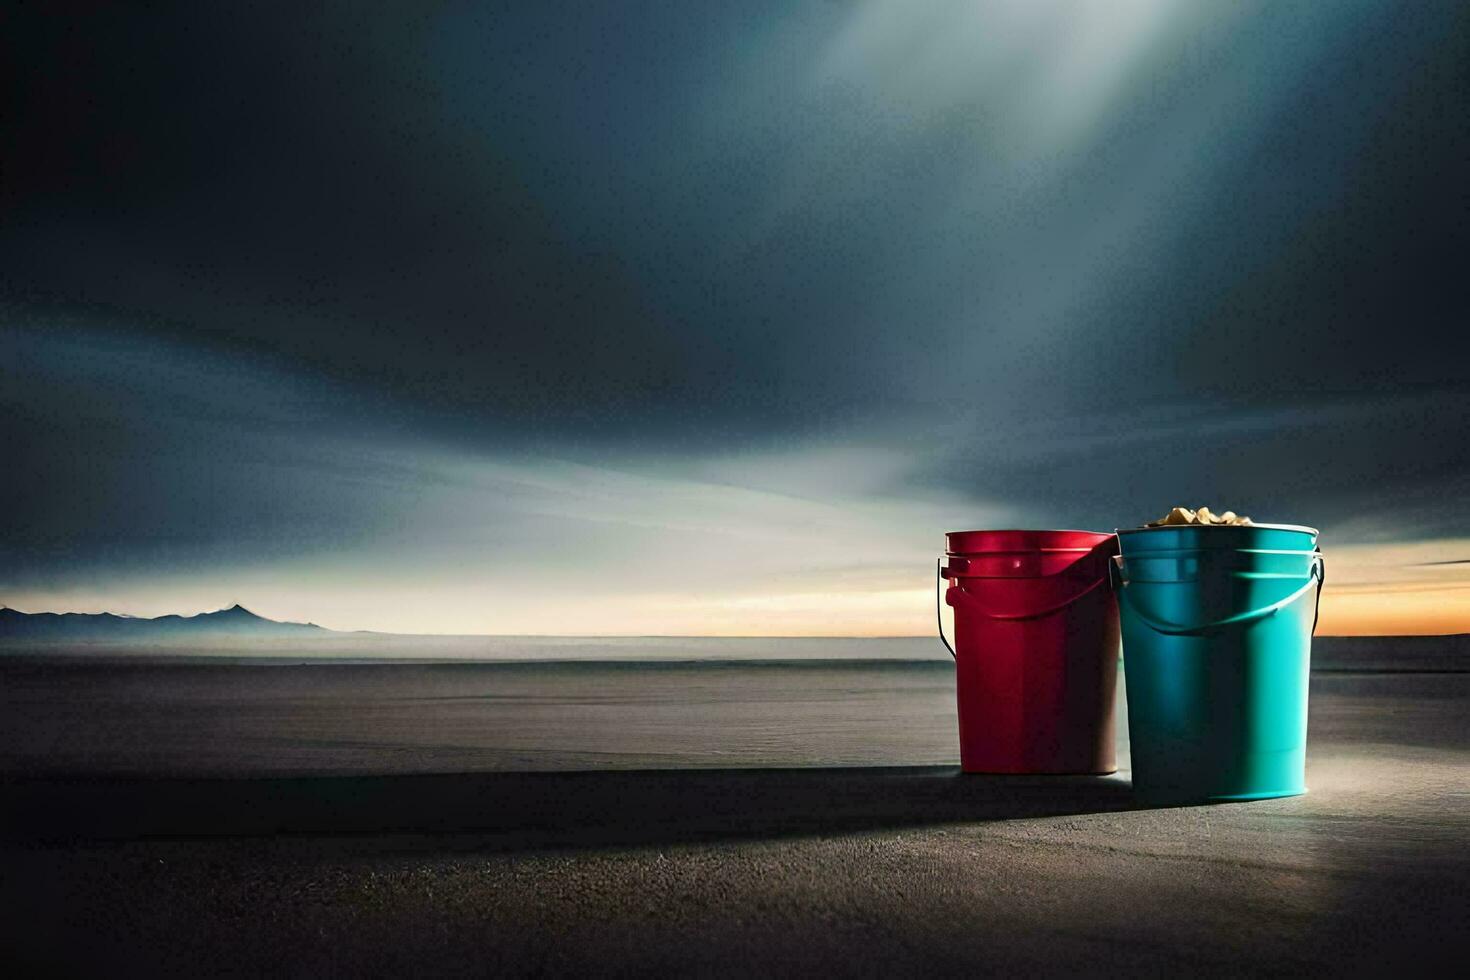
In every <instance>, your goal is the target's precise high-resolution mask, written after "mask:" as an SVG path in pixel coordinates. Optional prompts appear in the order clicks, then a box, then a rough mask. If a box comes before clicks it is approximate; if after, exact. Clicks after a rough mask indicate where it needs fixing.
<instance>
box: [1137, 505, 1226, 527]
mask: <svg viewBox="0 0 1470 980" xmlns="http://www.w3.org/2000/svg"><path fill="white" fill-rule="evenodd" d="M1249 523H1251V519H1250V518H1249V517H1244V516H1239V515H1237V514H1236V513H1235V511H1233V510H1227V511H1226V512H1225V513H1223V514H1215V513H1211V511H1210V508H1208V507H1201V508H1200V509H1199V510H1190V509H1189V508H1188V507H1175V508H1174V509H1173V510H1171V511H1169V513H1167V514H1165V515H1164V516H1163V517H1162V518H1160V519H1159V520H1157V521H1150V522H1148V523H1147V524H1145V525H1144V527H1178V526H1179V525H1181V524H1216V525H1222V524H1249Z"/></svg>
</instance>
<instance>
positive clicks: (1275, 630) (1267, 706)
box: [1113, 524, 1323, 801]
mask: <svg viewBox="0 0 1470 980" xmlns="http://www.w3.org/2000/svg"><path fill="white" fill-rule="evenodd" d="M1118 541H1119V549H1120V554H1119V555H1118V556H1117V557H1116V558H1114V562H1115V566H1114V573H1115V575H1114V583H1113V585H1114V588H1115V589H1116V591H1117V594H1118V613H1119V618H1120V622H1121V626H1122V631H1123V678H1124V683H1125V685H1126V690H1127V697H1128V740H1129V743H1130V750H1131V754H1132V759H1133V787H1134V791H1135V792H1136V793H1137V794H1138V795H1139V796H1141V797H1145V798H1151V799H1161V800H1163V799H1172V800H1179V801H1198V800H1259V799H1265V798H1268V797H1273V796H1295V795H1297V794H1298V793H1305V792H1306V790H1307V786H1306V754H1307V680H1308V672H1309V670H1310V667H1311V650H1312V633H1313V632H1314V631H1315V630H1316V627H1317V603H1318V599H1319V598H1320V595H1321V590H1322V581H1323V567H1322V555H1321V552H1320V551H1319V550H1318V549H1317V532H1316V530H1315V529H1313V528H1309V527H1293V526H1288V525H1270V524H1255V525H1244V526H1230V525H1226V526H1203V527H1202V526H1198V525H1181V526H1178V527H1158V528H1138V529H1132V530H1125V531H1119V532H1118Z"/></svg>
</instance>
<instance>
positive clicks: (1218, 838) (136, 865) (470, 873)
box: [0, 674, 1470, 976]
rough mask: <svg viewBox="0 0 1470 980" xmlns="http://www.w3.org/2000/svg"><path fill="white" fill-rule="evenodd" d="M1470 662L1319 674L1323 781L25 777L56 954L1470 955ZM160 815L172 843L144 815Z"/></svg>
mask: <svg viewBox="0 0 1470 980" xmlns="http://www.w3.org/2000/svg"><path fill="white" fill-rule="evenodd" d="M1467 707H1470V675H1463V674H1459V675H1456V674H1443V675H1433V674H1428V675H1426V674H1418V675H1407V676H1405V675H1383V676H1374V675H1351V676H1347V677H1343V676H1338V677H1336V678H1330V677H1329V678H1317V679H1315V681H1314V688H1313V705H1312V731H1311V752H1310V765H1309V783H1310V785H1311V792H1310V793H1309V794H1308V795H1306V796H1303V797H1298V798H1294V799H1284V800H1273V801H1264V802H1257V803H1247V804H1228V805H1217V806H1198V807H1179V808H1168V809H1150V808H1146V807H1142V806H1140V805H1138V804H1135V802H1134V801H1133V799H1132V796H1131V793H1130V791H1129V783H1128V773H1127V772H1126V770H1125V771H1122V772H1120V773H1119V775H1117V776H1114V777H1107V778H1101V779H1061V780H1045V779H1033V780H1025V779H1000V780H995V779H987V778H984V777H965V776H961V775H959V774H957V773H956V772H955V770H953V769H951V768H948V767H942V766H922V767H908V768H881V769H879V768H863V767H857V768H846V769H811V770H765V771H737V770H724V771H720V770H709V771H687V770H686V771H678V772H676V771H670V772H617V773H582V774H575V773H573V774H568V773H561V774H527V773H520V774H484V775H478V776H427V777H426V776H400V777H385V778H381V779H372V778H354V779H341V780H309V779H306V780H235V781H207V780H206V781H192V782H184V781H177V780H175V781H167V782H153V781H146V780H145V781H111V782H108V781H97V780H89V781H82V782H60V783H58V782H56V781H54V780H53V781H39V782H38V781H34V780H32V781H15V780H12V781H11V782H10V783H8V784H6V785H4V786H3V794H4V796H3V799H4V804H5V810H4V813H5V817H6V831H7V835H6V836H7V839H6V841H5V842H4V844H3V853H0V858H3V869H4V870H3V878H0V883H3V884H0V887H3V897H4V902H5V906H6V914H5V921H6V929H5V935H4V938H3V952H0V955H3V957H4V958H5V959H6V960H9V961H11V962H12V963H19V964H21V965H24V966H26V967H28V968H30V969H32V970H44V971H46V972H78V971H85V972H102V971H106V972H108V973H115V972H117V971H119V970H121V969H125V968H126V969H129V970H134V971H136V970H148V971H150V972H155V973H160V972H161V973H167V974H174V975H200V974H205V973H245V974H264V973H270V974H280V975H289V976H324V975H350V974H372V975H389V974H393V975H402V974H409V975H443V974H461V973H474V974H487V973H492V972H494V973H515V974H527V973H552V974H634V973H648V972H659V973H686V974H698V975H736V974H751V973H756V974H777V975H795V974H812V973H818V972H819V973H821V974H839V975H895V974H920V973H924V974H949V973H976V972H982V971H983V972H989V971H995V972H1000V971H1005V972H1007V973H1019V974H1057V973H1070V972H1114V973H1122V972H1127V973H1143V972H1155V971H1169V972H1179V973H1183V972H1188V973H1191V974H1194V973H1208V974H1232V975H1239V974H1258V973H1282V974H1287V973H1290V974H1303V973H1306V974H1326V973H1342V972H1345V971H1351V972H1353V973H1362V972H1384V973H1387V972H1402V971H1405V970H1414V971H1425V970H1429V969H1432V968H1434V967H1435V966H1437V965H1439V964H1447V965H1448V964H1453V963H1455V962H1457V961H1458V962H1459V963H1461V964H1463V961H1464V958H1465V956H1466V955H1467V954H1470V935H1467V931H1466V930H1467V922H1470V712H1467V710H1466V709H1467ZM139 835H153V836H142V837H140V836H139Z"/></svg>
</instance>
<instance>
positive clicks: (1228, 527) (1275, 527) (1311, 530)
mask: <svg viewBox="0 0 1470 980" xmlns="http://www.w3.org/2000/svg"><path fill="white" fill-rule="evenodd" d="M1253 527H1258V528H1260V529H1262V530H1264V531H1303V532H1305V533H1307V534H1310V535H1312V536H1314V537H1315V536H1317V535H1319V534H1321V533H1322V532H1320V531H1318V530H1317V529H1316V528H1315V527H1307V526H1306V525H1305V524H1255V523H1252V524H1163V525H1160V526H1158V527H1120V528H1117V529H1116V530H1115V531H1113V533H1114V534H1139V533H1141V532H1147V531H1177V530H1181V529H1183V528H1189V529H1190V530H1195V529H1208V530H1220V531H1234V530H1239V529H1240V528H1253Z"/></svg>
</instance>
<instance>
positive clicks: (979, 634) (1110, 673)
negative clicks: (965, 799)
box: [939, 531, 1118, 773]
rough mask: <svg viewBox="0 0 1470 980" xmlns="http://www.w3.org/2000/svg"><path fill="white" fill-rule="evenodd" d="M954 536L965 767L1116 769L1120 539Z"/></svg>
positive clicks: (947, 570) (1045, 534)
mask: <svg viewBox="0 0 1470 980" xmlns="http://www.w3.org/2000/svg"><path fill="white" fill-rule="evenodd" d="M945 539H946V542H947V548H946V551H947V554H946V555H945V557H944V559H942V561H941V564H940V568H939V577H940V578H941V579H943V580H945V581H947V582H948V584H949V587H948V588H947V589H946V590H945V593H944V600H945V602H947V603H948V604H949V605H950V606H952V607H954V635H955V642H954V646H953V647H952V648H950V653H951V654H953V655H954V658H955V688H956V692H957V695H958V700H959V715H960V765H961V767H962V768H963V769H964V771H965V772H1005V773H1108V772H1113V771H1115V770H1116V769H1117V763H1116V761H1115V758H1114V753H1113V695H1114V691H1115V689H1116V687H1117V683H1118V603H1117V599H1116V597H1115V596H1114V595H1113V590H1112V586H1111V584H1110V582H1109V578H1108V564H1109V562H1111V561H1112V557H1113V555H1116V554H1117V553H1118V539H1117V537H1116V536H1115V535H1112V534H1098V533H1096V532H1093V531H952V532H950V533H949V534H947V535H945ZM939 635H940V638H941V639H943V637H944V622H943V619H941V620H940V624H939ZM945 646H949V641H948V640H946V641H945Z"/></svg>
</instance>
